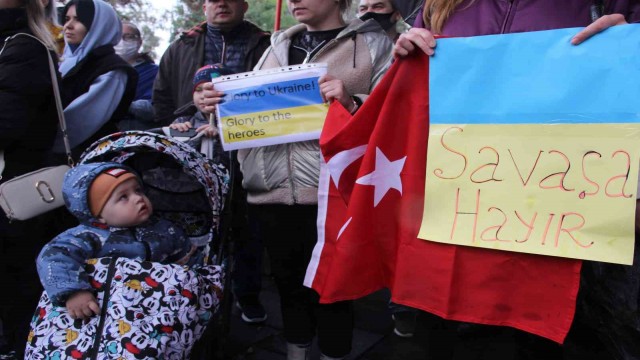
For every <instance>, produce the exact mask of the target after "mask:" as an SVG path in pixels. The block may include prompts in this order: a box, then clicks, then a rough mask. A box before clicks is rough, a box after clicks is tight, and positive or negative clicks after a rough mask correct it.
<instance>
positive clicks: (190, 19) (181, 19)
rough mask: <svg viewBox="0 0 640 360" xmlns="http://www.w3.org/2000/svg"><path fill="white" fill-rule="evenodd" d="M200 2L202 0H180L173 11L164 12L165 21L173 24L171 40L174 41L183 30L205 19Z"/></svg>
mask: <svg viewBox="0 0 640 360" xmlns="http://www.w3.org/2000/svg"><path fill="white" fill-rule="evenodd" d="M200 4H201V3H200V2H193V1H191V0H180V2H179V3H178V4H176V5H175V6H174V7H173V10H172V11H170V12H167V13H166V14H164V16H163V18H164V20H165V23H168V24H171V27H170V29H169V30H170V35H169V42H172V41H173V40H174V39H175V38H176V37H177V36H178V35H180V33H181V32H183V31H186V30H189V29H190V28H192V27H193V26H194V25H197V24H199V23H201V22H203V21H205V17H204V13H203V11H202V5H200Z"/></svg>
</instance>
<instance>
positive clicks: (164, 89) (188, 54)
mask: <svg viewBox="0 0 640 360" xmlns="http://www.w3.org/2000/svg"><path fill="white" fill-rule="evenodd" d="M243 30H244V31H247V32H249V33H250V34H251V35H250V38H249V39H250V40H249V42H248V43H247V44H246V48H245V49H246V54H245V56H244V59H245V60H244V61H245V65H246V71H251V69H252V68H253V67H254V66H255V65H256V63H257V62H258V59H260V57H261V56H262V53H263V52H264V51H265V50H266V49H267V47H269V33H268V32H264V31H263V30H261V29H260V28H258V27H257V26H256V25H254V24H252V23H250V22H248V21H246V20H245V21H244V23H243ZM206 34H207V23H206V22H203V23H201V24H199V25H196V26H194V27H193V28H192V29H190V30H189V31H186V32H184V33H182V35H180V37H179V38H178V39H177V40H176V41H174V42H173V43H172V44H171V45H170V46H169V48H168V49H167V51H165V53H164V54H163V55H162V58H161V59H160V68H159V71H158V75H157V77H156V80H155V82H154V84H153V106H154V108H155V113H156V121H157V122H160V123H162V124H169V123H171V121H173V120H174V117H173V113H174V111H176V109H178V108H179V107H180V106H183V105H185V104H187V103H189V102H190V101H191V100H192V99H193V83H192V79H193V75H194V74H195V73H196V71H197V70H198V69H199V68H201V67H202V66H203V65H205V64H204V50H205V49H204V44H205V38H206ZM229 46H233V43H231V44H229Z"/></svg>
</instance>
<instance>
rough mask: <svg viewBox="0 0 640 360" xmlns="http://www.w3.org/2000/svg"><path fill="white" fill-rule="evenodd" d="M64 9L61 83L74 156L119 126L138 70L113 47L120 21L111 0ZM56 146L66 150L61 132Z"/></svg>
mask: <svg viewBox="0 0 640 360" xmlns="http://www.w3.org/2000/svg"><path fill="white" fill-rule="evenodd" d="M64 14H65V24H64V38H65V41H66V46H65V49H64V53H63V54H62V59H63V60H62V63H61V64H60V73H61V74H62V84H61V85H60V86H61V88H62V101H63V106H65V109H64V115H65V117H66V121H67V133H68V135H69V142H70V145H71V149H72V153H73V155H74V158H77V157H78V156H79V155H80V154H81V153H82V151H84V149H85V148H86V147H88V146H89V145H91V143H92V142H94V141H95V140H97V139H99V138H101V137H102V136H105V135H108V134H111V133H114V132H117V128H116V123H117V122H118V121H119V120H120V119H122V118H123V117H124V116H125V115H126V113H127V110H128V108H129V105H130V104H131V101H132V100H133V97H134V96H135V92H136V84H137V80H138V74H137V73H136V71H135V70H134V69H133V68H132V67H131V65H129V64H128V63H127V62H126V61H124V60H123V59H122V58H121V57H120V56H118V55H116V53H115V51H114V46H115V45H116V44H118V42H120V39H121V38H122V25H121V24H120V20H119V19H118V16H117V14H116V12H115V10H114V9H113V7H111V5H109V3H106V2H104V1H101V0H72V1H70V2H69V3H67V5H66V6H65V8H64ZM54 151H55V152H56V153H64V144H63V141H62V134H61V133H59V134H58V137H57V139H56V143H55V145H54Z"/></svg>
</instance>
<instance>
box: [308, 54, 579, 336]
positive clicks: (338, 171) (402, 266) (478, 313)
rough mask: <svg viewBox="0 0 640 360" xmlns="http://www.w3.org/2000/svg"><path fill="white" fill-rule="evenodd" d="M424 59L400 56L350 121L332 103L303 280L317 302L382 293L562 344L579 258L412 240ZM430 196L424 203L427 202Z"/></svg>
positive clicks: (423, 150)
mask: <svg viewBox="0 0 640 360" xmlns="http://www.w3.org/2000/svg"><path fill="white" fill-rule="evenodd" d="M428 63H429V62H428V57H427V56H426V55H424V54H422V53H421V55H415V56H411V57H408V58H406V59H403V60H400V61H396V63H395V64H394V65H393V66H392V67H391V69H390V70H389V72H388V73H387V75H386V76H385V77H384V79H383V80H382V82H381V83H380V84H379V85H378V87H377V88H376V89H375V90H374V91H373V93H372V94H371V95H370V96H369V98H368V99H367V101H366V102H365V104H364V105H363V106H362V108H361V109H360V110H359V111H358V113H357V114H356V115H355V116H353V117H352V116H351V115H350V114H349V113H348V112H347V111H346V110H345V109H344V108H343V107H342V106H341V105H340V104H339V103H337V102H334V104H332V105H331V108H330V110H329V114H328V116H327V119H326V122H325V127H324V129H323V132H322V136H321V138H320V146H321V149H322V153H323V156H324V160H325V162H326V164H323V166H322V169H321V177H320V185H319V207H318V245H317V246H316V248H315V249H314V253H313V257H312V260H311V263H310V265H309V268H308V270H307V276H306V278H305V285H306V286H309V287H312V288H313V289H315V290H316V291H317V292H318V293H319V294H320V297H321V300H320V301H321V302H323V303H329V302H335V301H340V300H347V299H356V298H359V297H362V296H365V295H367V294H370V293H372V292H374V291H376V290H379V289H381V288H383V287H387V288H389V289H390V290H391V293H392V300H393V301H394V302H396V303H399V304H404V305H408V306H411V307H414V308H418V309H422V310H424V311H427V312H430V313H433V314H436V315H439V316H442V317H444V318H447V319H451V320H458V321H466V322H473V323H481V324H489V325H506V326H512V327H515V328H518V329H521V330H524V331H527V332H530V333H533V334H537V335H540V336H543V337H546V338H549V339H551V340H554V341H556V342H559V343H562V342H563V341H564V339H565V337H566V335H567V332H568V331H569V328H570V326H571V322H572V321H573V315H574V311H575V303H576V295H577V292H578V286H579V280H580V266H581V262H580V261H578V260H571V259H564V258H555V257H548V256H539V255H530V254H523V253H515V252H505V251H494V250H487V249H479V248H472V247H464V246H455V245H448V244H442V243H436V242H431V241H425V240H422V239H418V238H417V234H418V230H419V228H420V224H421V219H422V210H423V200H424V186H425V169H426V154H427V140H428V134H429V104H428V99H429V89H428V83H429V80H428V76H429V69H428ZM427 200H428V199H427Z"/></svg>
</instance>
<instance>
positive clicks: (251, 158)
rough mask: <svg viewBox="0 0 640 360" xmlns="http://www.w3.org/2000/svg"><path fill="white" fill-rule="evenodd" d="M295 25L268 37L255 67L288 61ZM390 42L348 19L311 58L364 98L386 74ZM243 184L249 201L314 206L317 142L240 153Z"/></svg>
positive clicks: (375, 28)
mask: <svg viewBox="0 0 640 360" xmlns="http://www.w3.org/2000/svg"><path fill="white" fill-rule="evenodd" d="M305 29H306V26H305V25H296V26H293V27H291V28H289V29H287V30H284V31H280V32H277V33H275V34H273V36H272V37H271V47H270V48H269V49H267V51H266V52H265V54H264V55H263V57H262V59H260V62H259V63H258V65H256V67H255V70H261V69H269V68H275V67H280V66H286V65H289V64H288V62H289V47H290V45H291V40H292V38H293V36H294V35H295V34H297V33H299V32H302V31H304V30H305ZM391 48H392V44H391V41H390V40H389V38H388V37H387V35H386V33H385V32H383V31H382V29H381V28H380V26H379V25H378V24H377V23H376V22H375V21H374V20H368V21H366V22H362V21H361V20H359V19H355V20H352V21H351V22H350V23H349V24H348V26H347V27H346V28H345V29H344V30H343V31H341V32H340V33H339V34H338V36H337V37H336V38H335V39H333V40H331V41H330V42H329V43H328V44H327V45H325V46H324V47H323V48H322V49H321V50H320V51H319V52H318V53H317V54H316V55H315V56H314V57H313V58H312V59H311V61H310V62H315V63H328V74H329V75H332V76H334V77H335V78H337V79H340V80H342V81H343V82H344V84H345V87H346V89H347V91H348V92H349V94H352V95H354V96H358V97H359V98H360V99H361V100H363V101H364V100H365V99H366V97H367V94H369V93H370V92H371V90H372V89H373V87H374V86H375V85H376V84H377V83H378V81H379V80H380V78H381V77H382V75H384V73H385V72H386V70H387V68H388V66H389V64H390V61H391ZM238 160H239V161H240V169H241V170H242V174H243V177H244V178H243V182H242V185H243V187H244V188H245V189H246V190H247V192H248V195H247V201H248V202H249V203H250V204H287V205H293V204H302V205H309V204H317V203H318V179H319V177H320V146H319V143H318V141H317V140H311V141H301V142H296V143H289V144H280V145H273V146H264V147H258V148H253V149H242V150H239V151H238Z"/></svg>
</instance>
